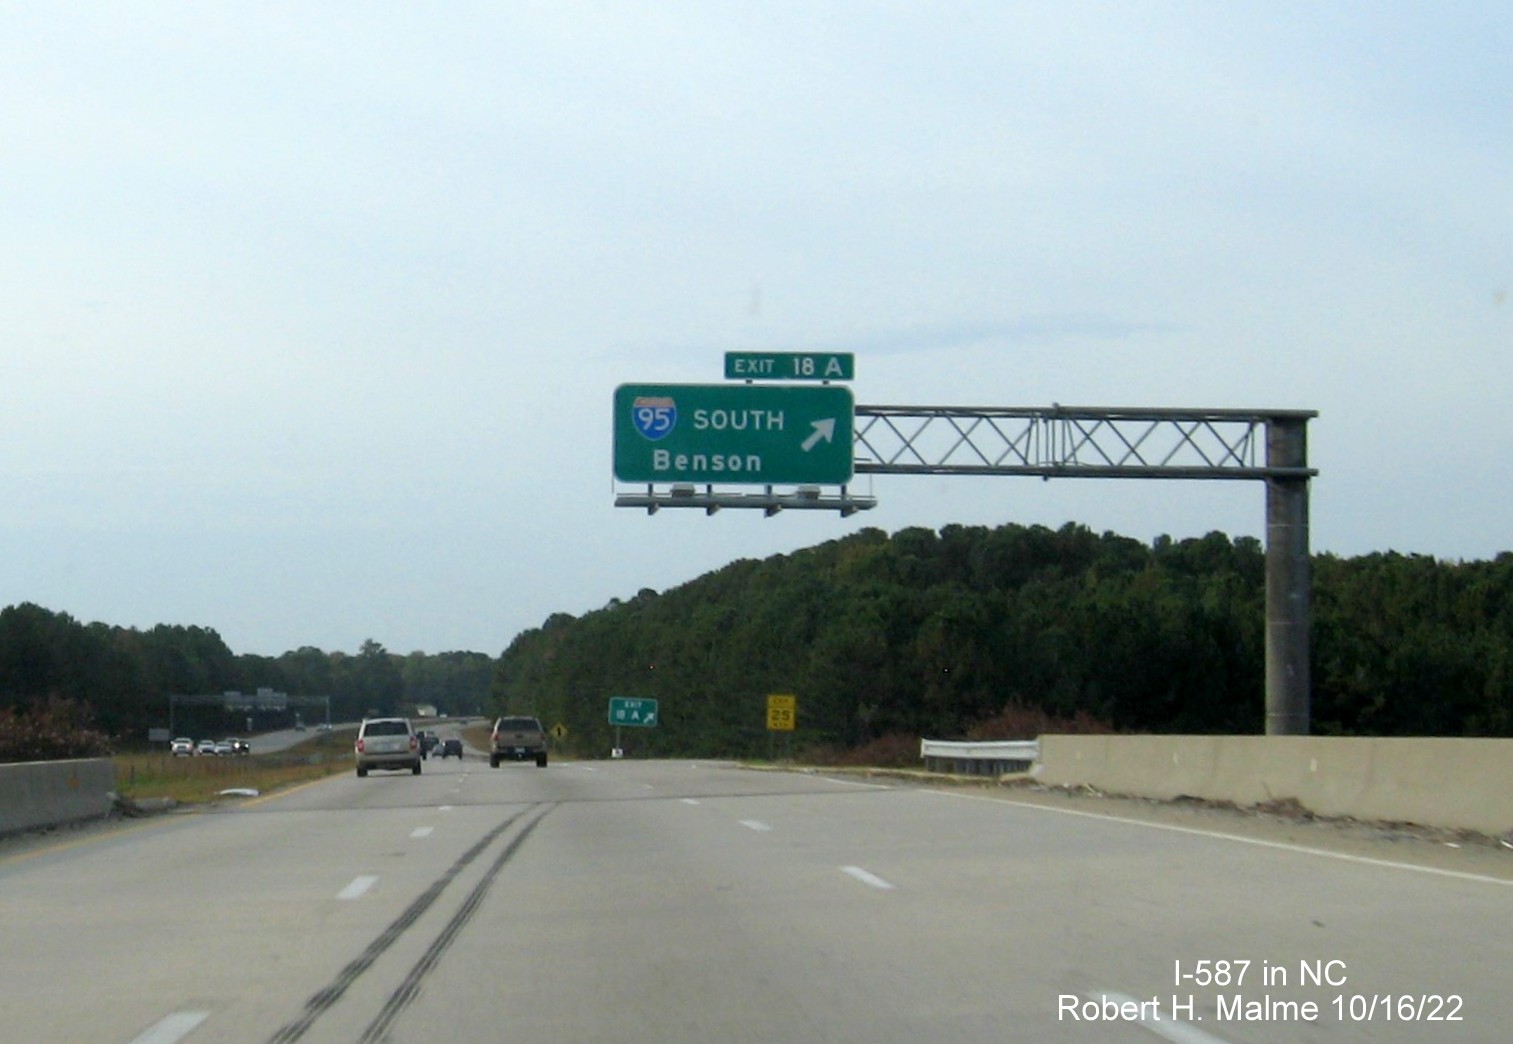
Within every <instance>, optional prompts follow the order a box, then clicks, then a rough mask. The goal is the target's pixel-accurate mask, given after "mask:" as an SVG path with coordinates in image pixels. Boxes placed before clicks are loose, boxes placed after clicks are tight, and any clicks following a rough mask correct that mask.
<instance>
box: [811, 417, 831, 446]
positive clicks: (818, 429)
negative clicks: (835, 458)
mask: <svg viewBox="0 0 1513 1044" xmlns="http://www.w3.org/2000/svg"><path fill="white" fill-rule="evenodd" d="M809 424H810V426H811V427H813V428H814V433H813V434H812V435H810V436H809V437H808V438H807V439H805V440H804V452H805V453H808V452H809V451H810V450H812V449H814V447H815V446H817V445H819V441H820V440H821V439H824V440H825V441H826V442H834V441H835V418H834V417H826V418H825V419H824V420H817V421H810V422H809Z"/></svg>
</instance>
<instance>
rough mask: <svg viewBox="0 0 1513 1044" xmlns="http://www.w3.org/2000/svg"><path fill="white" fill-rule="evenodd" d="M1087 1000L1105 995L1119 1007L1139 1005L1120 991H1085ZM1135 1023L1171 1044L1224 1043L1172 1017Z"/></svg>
mask: <svg viewBox="0 0 1513 1044" xmlns="http://www.w3.org/2000/svg"><path fill="white" fill-rule="evenodd" d="M1083 996H1085V997H1086V998H1087V999H1088V1000H1091V1001H1097V1000H1102V999H1103V998H1104V997H1107V998H1108V999H1109V1000H1111V1001H1113V1002H1114V1003H1115V1004H1116V1005H1118V1006H1119V1007H1121V1008H1122V1007H1124V1005H1126V1004H1133V1005H1135V1006H1136V1007H1139V1006H1140V1002H1139V1001H1137V1000H1135V998H1133V997H1126V996H1125V995H1124V994H1122V993H1105V994H1096V993H1086V994H1083ZM1134 1021H1135V1023H1136V1024H1137V1025H1138V1026H1139V1027H1140V1028H1141V1029H1143V1030H1149V1031H1150V1032H1151V1033H1154V1034H1155V1035H1156V1036H1158V1037H1165V1038H1166V1039H1167V1040H1169V1041H1171V1042H1172V1044H1225V1042H1224V1040H1223V1038H1221V1037H1216V1036H1214V1035H1213V1034H1212V1033H1204V1032H1203V1031H1202V1030H1200V1029H1198V1028H1197V1027H1195V1026H1193V1025H1192V1024H1191V1023H1187V1022H1179V1021H1178V1020H1176V1019H1174V1018H1167V1019H1136V1020H1134Z"/></svg>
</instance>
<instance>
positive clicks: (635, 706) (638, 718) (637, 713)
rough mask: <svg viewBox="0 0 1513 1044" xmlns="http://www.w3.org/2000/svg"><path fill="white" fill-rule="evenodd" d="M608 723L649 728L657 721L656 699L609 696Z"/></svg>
mask: <svg viewBox="0 0 1513 1044" xmlns="http://www.w3.org/2000/svg"><path fill="white" fill-rule="evenodd" d="M609 723H610V724H611V725H639V726H641V727H643V728H650V727H651V726H653V725H655V724H656V723H657V701H656V700H639V699H633V698H632V697H629V696H611V697H610V698H609Z"/></svg>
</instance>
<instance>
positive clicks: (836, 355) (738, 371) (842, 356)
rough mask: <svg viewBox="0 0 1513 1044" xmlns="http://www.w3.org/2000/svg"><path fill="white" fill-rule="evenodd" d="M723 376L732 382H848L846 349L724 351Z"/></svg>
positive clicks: (850, 361) (852, 375)
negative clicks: (837, 350) (828, 350)
mask: <svg viewBox="0 0 1513 1044" xmlns="http://www.w3.org/2000/svg"><path fill="white" fill-rule="evenodd" d="M725 376H726V378H728V379H729V380H733V381H850V380H855V379H856V356H855V355H853V354H852V353H850V352H726V353H725Z"/></svg>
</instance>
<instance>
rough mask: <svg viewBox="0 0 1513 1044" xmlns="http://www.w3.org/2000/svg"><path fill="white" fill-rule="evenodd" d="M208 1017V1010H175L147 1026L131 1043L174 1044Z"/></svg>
mask: <svg viewBox="0 0 1513 1044" xmlns="http://www.w3.org/2000/svg"><path fill="white" fill-rule="evenodd" d="M208 1018H210V1012H208V1011H176V1012H174V1013H173V1014H172V1015H169V1016H167V1017H166V1018H163V1019H160V1020H158V1022H156V1023H155V1024H154V1025H152V1026H150V1027H148V1030H147V1032H146V1033H143V1034H142V1035H141V1036H140V1037H138V1038H136V1039H135V1040H133V1041H132V1042H131V1044H174V1042H175V1041H179V1040H183V1039H184V1038H185V1037H187V1036H188V1035H189V1033H190V1031H192V1030H193V1029H194V1028H195V1027H196V1026H198V1025H199V1024H200V1023H202V1022H204V1021H205V1020H206V1019H208Z"/></svg>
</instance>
